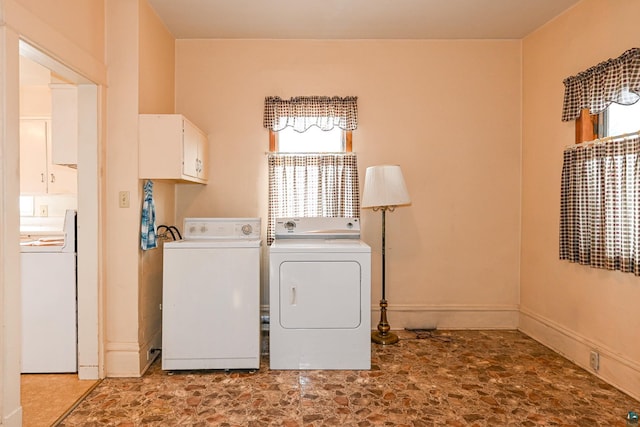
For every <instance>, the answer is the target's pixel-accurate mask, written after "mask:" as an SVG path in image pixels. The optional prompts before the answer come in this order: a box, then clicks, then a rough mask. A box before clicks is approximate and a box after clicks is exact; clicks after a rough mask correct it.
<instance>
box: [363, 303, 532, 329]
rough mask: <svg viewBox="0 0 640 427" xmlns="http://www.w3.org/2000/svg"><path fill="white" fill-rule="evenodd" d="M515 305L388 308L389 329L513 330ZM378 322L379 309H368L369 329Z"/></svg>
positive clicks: (515, 315)
mask: <svg viewBox="0 0 640 427" xmlns="http://www.w3.org/2000/svg"><path fill="white" fill-rule="evenodd" d="M518 312H519V310H518V306H517V305H470V304H467V305H417V304H389V306H388V307H387V319H388V321H389V324H390V325H391V329H396V330H398V329H404V328H414V329H432V328H435V329H516V328H517V327H518ZM379 321H380V306H379V305H373V304H372V306H371V327H372V328H373V329H375V327H376V325H377V324H378V322H379Z"/></svg>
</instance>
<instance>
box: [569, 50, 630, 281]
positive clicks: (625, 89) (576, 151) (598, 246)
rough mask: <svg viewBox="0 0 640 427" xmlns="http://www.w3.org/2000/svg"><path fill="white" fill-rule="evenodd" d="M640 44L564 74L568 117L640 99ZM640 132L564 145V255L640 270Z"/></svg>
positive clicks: (614, 267)
mask: <svg viewBox="0 0 640 427" xmlns="http://www.w3.org/2000/svg"><path fill="white" fill-rule="evenodd" d="M639 95H640V49H637V48H634V49H631V50H629V51H627V52H625V53H624V54H623V55H622V56H621V57H619V58H616V59H610V60H608V61H605V62H603V63H600V64H598V65H597V66H595V67H592V68H590V69H588V70H586V71H584V72H582V73H580V74H578V75H577V76H573V77H570V78H568V79H566V80H565V101H564V108H563V120H572V119H575V118H577V117H578V116H579V115H580V114H581V113H580V112H581V110H583V111H584V110H585V109H586V110H588V112H589V113H590V114H597V113H600V112H602V111H603V110H605V109H606V108H607V107H609V105H611V104H612V103H615V104H620V105H630V104H634V103H635V102H637V101H638V99H640V96H639ZM639 192H640V135H639V134H638V132H634V133H631V134H625V135H621V136H615V137H607V138H602V139H599V140H595V141H591V142H587V143H582V144H574V145H573V146H569V147H567V148H566V149H565V150H564V156H563V167H562V181H561V197H560V199H561V200H560V259H562V260H568V261H571V262H576V263H580V264H585V265H589V266H592V267H596V268H605V269H610V270H619V271H623V272H630V273H634V274H635V275H640V193H639Z"/></svg>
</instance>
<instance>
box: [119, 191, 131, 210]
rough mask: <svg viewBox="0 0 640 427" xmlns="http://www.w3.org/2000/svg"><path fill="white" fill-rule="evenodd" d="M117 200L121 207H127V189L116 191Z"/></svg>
mask: <svg viewBox="0 0 640 427" xmlns="http://www.w3.org/2000/svg"><path fill="white" fill-rule="evenodd" d="M118 200H119V205H120V207H121V208H128V207H129V192H128V191H121V192H120V193H118Z"/></svg>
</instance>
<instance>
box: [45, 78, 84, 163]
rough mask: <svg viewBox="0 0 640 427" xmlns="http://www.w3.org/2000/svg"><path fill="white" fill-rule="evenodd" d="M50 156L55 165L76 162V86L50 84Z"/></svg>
mask: <svg viewBox="0 0 640 427" xmlns="http://www.w3.org/2000/svg"><path fill="white" fill-rule="evenodd" d="M49 87H50V88H51V141H52V143H51V145H52V150H51V158H52V159H53V160H52V163H53V164H56V165H77V164H78V88H77V86H75V85H70V84H60V83H57V84H51V85H49Z"/></svg>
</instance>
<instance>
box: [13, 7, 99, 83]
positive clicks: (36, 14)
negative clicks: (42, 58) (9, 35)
mask: <svg viewBox="0 0 640 427" xmlns="http://www.w3.org/2000/svg"><path fill="white" fill-rule="evenodd" d="M3 7H4V9H3V13H4V17H5V20H6V21H7V22H8V23H9V25H10V26H12V27H13V28H19V32H20V36H21V37H22V38H23V39H24V40H25V41H28V42H29V43H31V44H33V45H35V46H36V47H37V48H38V49H40V50H41V51H43V52H45V53H47V54H48V55H50V56H51V57H52V58H54V59H56V60H58V61H60V62H61V63H63V64H66V65H67V66H69V67H70V68H72V69H73V70H74V71H76V72H78V73H80V74H82V75H83V76H84V77H87V78H89V79H90V80H92V81H93V82H94V83H97V84H102V83H105V82H106V69H105V66H104V52H105V3H104V0H91V1H85V0H60V1H42V0H4V1H3Z"/></svg>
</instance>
